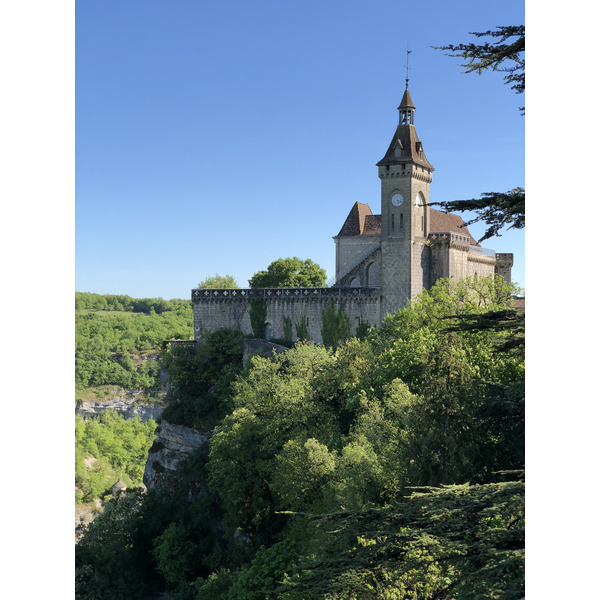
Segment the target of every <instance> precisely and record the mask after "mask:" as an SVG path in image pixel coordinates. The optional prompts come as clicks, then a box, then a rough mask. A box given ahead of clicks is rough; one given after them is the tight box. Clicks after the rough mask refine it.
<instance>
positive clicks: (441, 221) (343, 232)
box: [338, 202, 479, 246]
mask: <svg viewBox="0 0 600 600" xmlns="http://www.w3.org/2000/svg"><path fill="white" fill-rule="evenodd" d="M445 232H453V233H460V234H461V235H466V236H468V238H469V243H470V244H471V246H479V244H478V243H477V240H476V239H475V238H474V237H473V236H472V235H471V232H470V231H469V229H468V228H467V227H465V224H464V221H463V220H462V217H461V216H460V215H454V214H451V213H446V212H442V211H441V210H435V209H434V208H430V209H429V233H445ZM354 235H381V215H374V214H373V211H372V210H371V207H370V206H369V205H368V204H362V203H361V202H355V203H354V206H353V207H352V209H351V210H350V213H349V214H348V216H347V217H346V221H345V222H344V225H343V226H342V228H341V229H340V232H339V233H338V237H347V236H354Z"/></svg>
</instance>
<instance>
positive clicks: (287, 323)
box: [283, 317, 293, 342]
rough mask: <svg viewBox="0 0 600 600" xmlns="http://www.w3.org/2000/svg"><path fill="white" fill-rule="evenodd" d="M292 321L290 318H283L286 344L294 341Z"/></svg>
mask: <svg viewBox="0 0 600 600" xmlns="http://www.w3.org/2000/svg"><path fill="white" fill-rule="evenodd" d="M292 334H293V330H292V319H291V318H290V317H283V338H284V339H285V341H286V342H291V341H292Z"/></svg>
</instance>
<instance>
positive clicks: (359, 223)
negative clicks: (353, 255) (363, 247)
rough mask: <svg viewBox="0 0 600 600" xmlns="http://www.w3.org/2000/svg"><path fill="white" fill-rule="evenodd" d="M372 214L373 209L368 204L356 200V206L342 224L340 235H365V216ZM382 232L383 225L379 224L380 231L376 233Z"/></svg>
mask: <svg viewBox="0 0 600 600" xmlns="http://www.w3.org/2000/svg"><path fill="white" fill-rule="evenodd" d="M372 215H373V211H372V210H371V207H370V206H369V205H368V204H362V203H361V202H355V203H354V206H353V207H352V209H351V210H350V213H349V214H348V216H347V217H346V221H345V222H344V224H343V225H342V228H341V229H340V232H339V233H338V236H350V235H363V232H364V228H365V217H367V216H372ZM380 218H381V217H380ZM380 232H381V225H380V226H379V231H378V232H375V233H380Z"/></svg>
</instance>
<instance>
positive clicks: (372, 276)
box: [367, 262, 380, 286]
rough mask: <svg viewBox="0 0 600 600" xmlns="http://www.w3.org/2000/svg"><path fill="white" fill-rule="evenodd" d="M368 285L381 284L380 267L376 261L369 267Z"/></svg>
mask: <svg viewBox="0 0 600 600" xmlns="http://www.w3.org/2000/svg"><path fill="white" fill-rule="evenodd" d="M367 285H369V286H378V285H380V279H379V267H378V266H377V264H376V263H374V262H373V263H371V264H370V265H369V266H368V267H367Z"/></svg>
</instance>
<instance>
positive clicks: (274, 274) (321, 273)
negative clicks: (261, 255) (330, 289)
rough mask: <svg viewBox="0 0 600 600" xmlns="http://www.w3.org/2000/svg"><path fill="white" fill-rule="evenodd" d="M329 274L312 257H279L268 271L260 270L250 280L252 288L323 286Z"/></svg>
mask: <svg viewBox="0 0 600 600" xmlns="http://www.w3.org/2000/svg"><path fill="white" fill-rule="evenodd" d="M326 279H327V274H326V273H325V270H324V269H322V268H321V267H320V266H319V265H318V264H316V263H314V262H313V261H312V260H311V259H310V258H309V259H306V260H300V259H299V258H297V257H294V258H279V259H277V260H275V261H273V262H272V263H271V264H270V265H269V266H268V267H267V270H266V271H258V272H257V273H255V274H254V275H253V276H252V278H251V279H250V281H249V284H250V287H252V288H267V287H322V286H323V285H325V280H326Z"/></svg>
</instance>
